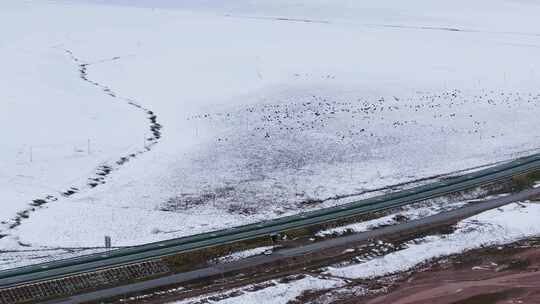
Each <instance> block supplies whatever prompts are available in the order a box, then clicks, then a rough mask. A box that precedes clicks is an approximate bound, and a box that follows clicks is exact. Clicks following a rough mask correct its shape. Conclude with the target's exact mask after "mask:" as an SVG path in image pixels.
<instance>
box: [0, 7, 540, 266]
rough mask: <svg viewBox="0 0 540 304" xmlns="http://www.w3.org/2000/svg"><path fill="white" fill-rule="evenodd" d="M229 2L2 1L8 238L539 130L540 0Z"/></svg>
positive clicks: (276, 206)
mask: <svg viewBox="0 0 540 304" xmlns="http://www.w3.org/2000/svg"><path fill="white" fill-rule="evenodd" d="M99 2H101V3H99ZM224 3H225V2H224ZM224 3H221V2H220V3H217V2H216V1H187V0H186V1H164V0H158V1H149V0H148V1H124V0H114V1H90V0H88V1H45V0H43V1H24V2H23V1H15V0H7V1H2V3H1V4H0V20H2V21H3V22H4V23H3V24H6V25H8V26H4V27H2V28H1V29H0V34H1V35H2V37H3V39H2V41H0V64H1V66H2V69H1V70H0V78H1V79H2V80H3V81H2V82H0V105H2V107H1V109H2V119H1V120H0V127H1V128H2V129H3V130H4V133H2V134H4V135H3V136H2V149H0V189H1V193H2V194H3V201H2V203H1V204H2V205H1V208H0V221H1V224H0V234H1V235H5V236H4V237H2V238H1V239H0V248H2V249H4V250H8V249H9V250H21V249H28V248H30V249H54V248H57V247H70V248H77V247H95V246H101V245H102V243H103V236H104V235H111V236H112V239H113V244H114V245H118V246H124V245H133V244H140V243H144V242H148V241H155V240H161V239H165V238H172V237H177V236H182V235H188V234H193V233H198V232H203V231H208V230H212V229H218V228H221V227H224V226H230V225H238V224H243V223H248V222H253V221H257V220H261V219H267V218H268V217H276V216H281V215H284V214H292V213H295V212H298V211H299V210H305V209H306V208H307V207H306V204H304V203H303V202H311V203H312V202H316V201H317V200H324V199H327V198H331V197H334V196H336V195H347V194H353V193H359V192H362V191H365V190H366V189H373V188H378V187H382V186H386V185H391V184H395V183H399V182H404V181H408V180H414V179H417V178H422V177H425V176H430V175H436V174H441V173H446V172H451V171H455V170H460V169H465V168H469V167H474V166H478V165H482V164H486V163H491V162H495V161H499V160H503V159H508V158H513V157H516V156H520V155H526V154H529V153H532V152H534V151H536V149H537V148H538V147H539V146H540V145H538V139H539V136H540V135H538V132H537V125H538V123H537V117H538V114H539V112H540V107H539V106H540V95H539V94H540V91H539V90H538V88H537V83H538V80H539V76H538V75H537V71H538V68H539V65H540V61H539V60H538V58H537V56H538V48H539V47H540V31H537V30H536V29H538V28H539V27H538V25H539V24H538V23H539V22H540V21H538V18H537V16H538V15H539V13H540V6H539V5H537V4H536V3H535V2H533V1H517V0H515V1H511V0H506V1H505V0H496V1H487V0H478V1H475V2H474V3H471V2H470V1H465V0H459V1H451V2H446V3H439V2H435V1H421V0H415V1H407V2H404V1H396V0H386V1H376V2H375V1H373V2H372V3H365V2H357V1H345V0H338V1H323V0H318V1H305V0H304V1H301V0H295V1H285V0H278V1H243V0H241V1H235V2H234V3H235V4H234V5H232V4H224ZM116 4H118V5H116ZM463 8H467V9H466V11H467V13H466V14H464V13H463ZM81 70H82V71H81ZM149 111H152V114H149ZM153 113H155V115H156V116H157V117H155V118H152V116H153ZM156 123H159V124H160V125H163V129H162V130H160V133H159V137H160V138H157V137H156V136H155V135H156V134H155V133H154V132H153V131H155V129H151V128H153V127H155V126H156V125H155V124H156ZM154 142H158V144H156V145H153V143H154ZM131 155H134V156H131ZM125 158H127V159H128V160H129V161H127V162H126V161H124V159H125ZM109 171H110V172H109ZM89 179H90V180H89ZM72 187H74V188H75V189H72ZM72 192H74V193H72ZM34 200H37V202H34V205H41V204H42V203H45V204H44V205H41V206H40V207H39V206H30V204H31V203H32V202H33V201H34ZM333 203H340V201H334V202H333ZM320 206H321V205H318V204H311V205H310V208H317V207H320ZM32 209H36V210H32ZM26 217H28V218H26ZM216 219H219V220H216ZM22 247H24V248H22ZM2 267H5V266H2Z"/></svg>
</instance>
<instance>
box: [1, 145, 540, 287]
mask: <svg viewBox="0 0 540 304" xmlns="http://www.w3.org/2000/svg"><path fill="white" fill-rule="evenodd" d="M535 170H540V154H535V155H531V156H528V157H524V158H520V159H517V160H515V161H512V162H509V163H506V164H502V165H498V166H495V167H492V168H488V169H483V170H479V171H477V172H474V173H470V174H466V175H464V176H461V177H458V178H452V179H449V180H443V181H440V182H436V183H432V184H429V185H424V186H420V187H416V188H413V189H409V190H404V191H399V192H395V193H391V194H387V195H381V196H377V197H373V198H369V199H365V200H361V201H356V202H352V203H349V204H345V205H340V206H336V207H331V208H325V209H320V210H316V211H310V212H306V213H301V214H298V215H294V216H288V217H283V218H279V219H274V220H269V221H265V222H260V223H254V224H250V225H245V226H240V227H233V228H229V229H224V230H220V231H213V232H208V233H204V234H199V235H193V236H189V237H184V238H178V239H172V240H167V241H162V242H157V243H150V244H146V245H141V246H136V247H131V248H126V249H119V250H115V251H111V252H107V253H101V254H95V255H88V256H82V257H77V258H73V259H66V260H60V261H54V262H49V263H43V264H37V265H31V266H26V267H21V268H16V269H12V270H7V271H1V272H0V289H3V288H8V287H13V286H17V285H19V284H25V283H31V282H38V281H44V280H50V279H53V278H60V277H65V276H69V275H73V274H77V273H84V272H91V271H95V270H96V269H103V268H107V267H114V266H119V265H125V264H130V263H136V262H141V261H145V260H152V259H156V258H158V257H164V256H168V255H175V254H178V253H180V252H185V251H192V250H197V249H200V248H206V247H211V246H219V245H225V244H232V243H235V242H238V241H242V240H248V239H255V238H259V237H268V236H270V235H273V234H276V233H281V232H283V231H288V230H291V229H297V228H303V227H308V226H314V225H320V224H323V223H327V222H332V221H335V220H338V219H343V218H348V217H352V216H357V215H361V214H368V213H371V212H375V211H380V210H385V209H389V208H396V207H400V206H404V205H408V204H412V203H414V202H418V201H422V200H426V199H429V198H434V197H440V196H443V195H446V194H449V193H454V192H457V191H462V190H466V189H471V188H474V187H477V186H479V185H485V184H489V183H493V182H496V181H499V180H501V179H505V178H509V177H512V176H515V175H518V174H523V173H525V172H530V171H535Z"/></svg>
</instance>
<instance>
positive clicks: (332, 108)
mask: <svg viewBox="0 0 540 304" xmlns="http://www.w3.org/2000/svg"><path fill="white" fill-rule="evenodd" d="M539 105H540V94H533V93H528V94H524V93H519V92H496V91H494V90H485V91H482V92H480V93H478V92H477V93H476V94H467V93H465V92H463V91H461V90H458V89H454V90H450V91H447V92H443V93H438V94H433V93H421V92H417V93H416V94H413V95H412V96H410V97H407V98H398V97H395V96H390V97H386V98H385V97H381V98H375V99H373V100H367V99H356V100H354V101H336V100H333V99H331V98H328V97H320V96H311V97H310V98H308V99H307V100H304V101H292V102H280V103H275V104H260V105H255V106H250V107H247V108H244V109H241V110H236V111H233V112H216V113H204V114H200V115H196V116H192V117H189V118H188V119H189V120H195V119H198V120H206V121H207V122H208V123H209V124H215V125H218V126H219V125H228V126H233V129H235V128H234V126H236V129H237V130H238V131H239V133H241V134H242V137H244V136H245V135H246V133H247V135H248V136H252V137H262V138H264V139H265V140H270V139H271V138H276V137H277V138H280V137H287V136H301V135H302V134H303V133H304V132H322V133H325V134H327V135H328V134H332V135H333V136H335V139H336V140H337V141H345V140H347V139H356V138H357V137H359V136H367V137H374V136H375V137H376V136H379V135H380V136H384V135H387V134H388V133H391V132H396V131H395V130H394V131H392V129H398V130H403V129H404V130H405V131H407V128H410V127H411V126H423V127H425V128H428V129H429V128H433V129H434V130H437V131H439V132H447V133H459V132H462V133H465V134H476V133H480V131H481V130H482V128H483V127H485V126H486V125H487V124H488V122H489V117H487V118H486V115H485V114H486V113H487V112H489V111H490V108H492V109H491V110H493V111H511V110H512V109H518V110H519V109H521V110H526V111H531V110H534V108H535V107H538V106H539ZM452 120H456V121H459V123H452ZM227 130H230V129H227ZM413 131H414V130H413ZM381 132H382V133H381ZM231 135H232V134H229V135H227V134H222V135H220V136H218V137H217V139H216V140H217V141H228V139H229V136H231ZM494 136H496V135H492V137H494Z"/></svg>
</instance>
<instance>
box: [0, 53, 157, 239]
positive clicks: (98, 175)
mask: <svg viewBox="0 0 540 304" xmlns="http://www.w3.org/2000/svg"><path fill="white" fill-rule="evenodd" d="M64 51H65V52H66V53H67V54H68V55H69V56H70V57H71V59H72V60H73V62H74V63H75V64H77V66H78V68H79V77H80V78H81V79H82V80H83V81H85V82H87V83H89V84H91V85H93V86H96V87H97V88H99V89H101V90H102V91H103V92H104V93H105V94H107V95H109V96H110V97H111V98H114V99H116V100H119V101H122V102H125V103H126V104H127V105H129V106H131V107H134V108H136V109H138V110H140V111H141V112H143V113H144V114H145V115H146V117H147V120H148V122H149V130H150V134H151V135H150V136H149V137H147V138H146V143H145V147H144V149H142V150H138V151H135V152H132V153H130V154H128V155H124V156H122V157H120V158H119V159H118V160H116V161H115V162H114V163H110V162H104V163H102V164H101V165H100V166H98V167H97V168H96V171H95V173H94V175H93V176H90V177H89V178H88V181H87V182H86V184H84V185H78V186H71V187H69V188H68V189H66V190H64V191H61V192H60V193H59V194H57V195H52V194H50V195H46V196H45V197H42V198H37V199H34V200H33V201H32V202H31V203H30V204H29V207H28V208H27V209H25V210H22V211H19V212H17V214H16V216H15V217H14V218H12V219H10V220H8V221H3V222H1V223H0V224H2V225H3V226H5V227H7V229H4V230H0V239H1V238H3V237H6V236H8V235H9V234H6V232H7V231H6V230H11V229H14V228H16V227H18V226H20V225H21V224H22V221H23V220H25V219H28V218H29V217H30V214H31V213H32V212H35V211H37V210H38V209H40V208H42V207H43V206H44V205H46V204H48V203H51V202H55V201H58V199H59V198H60V197H64V198H69V197H71V196H73V195H75V194H77V193H79V192H81V191H83V190H89V189H92V188H95V187H98V186H99V185H102V184H105V182H106V177H107V176H108V175H110V174H111V173H112V172H113V171H115V170H118V169H119V168H120V167H121V166H122V165H124V164H125V163H127V162H129V161H131V160H132V159H134V158H136V157H137V156H139V155H141V154H143V153H146V152H148V151H150V150H151V149H152V147H153V146H154V145H156V144H157V143H158V142H159V139H160V138H161V136H162V132H161V129H162V125H161V124H160V123H158V121H157V116H156V114H155V113H154V112H153V111H152V110H150V109H148V108H146V107H144V106H142V105H141V104H140V103H139V102H137V101H136V100H134V99H131V98H125V97H121V96H119V95H118V94H117V93H116V92H114V91H113V90H112V89H111V88H110V87H108V86H106V85H103V84H101V83H99V82H97V81H93V80H91V79H90V78H89V76H88V67H90V66H91V65H95V64H101V63H107V62H113V61H116V60H120V59H121V57H112V58H110V59H105V60H100V61H97V62H93V63H91V62H84V61H83V60H81V59H80V58H79V57H77V56H75V54H74V53H73V52H72V51H71V50H67V49H66V50H64ZM19 244H20V245H22V246H28V245H26V244H22V243H21V242H19Z"/></svg>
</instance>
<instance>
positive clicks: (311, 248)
mask: <svg viewBox="0 0 540 304" xmlns="http://www.w3.org/2000/svg"><path fill="white" fill-rule="evenodd" d="M539 195H540V188H535V189H531V190H526V191H522V192H519V193H516V194H512V195H509V196H505V197H502V198H497V199H493V200H488V201H485V202H480V203H475V204H470V205H468V206H466V207H463V208H460V209H456V210H453V211H449V212H445V213H440V214H437V215H433V216H429V217H426V218H422V219H418V220H414V221H410V222H407V223H404V224H399V225H395V226H388V227H384V228H380V229H376V230H373V231H368V232H364V233H358V234H353V235H349V236H345V237H341V238H336V239H331V240H327V241H322V242H318V243H313V244H310V245H306V246H302V247H297V248H290V249H284V250H280V251H277V252H274V253H272V254H271V255H260V256H254V257H250V258H246V259H243V260H240V261H236V262H231V263H226V264H218V265H214V266H211V267H207V268H203V269H199V270H194V271H189V272H185V273H180V274H175V275H171V276H168V277H163V278H159V279H154V280H149V281H145V282H140V283H134V284H129V285H126V286H121V287H114V288H109V289H104V290H99V291H94V292H90V293H86V294H81V295H77V296H72V297H70V298H67V299H63V300H56V301H50V302H47V304H53V303H54V304H68V303H69V304H74V303H84V302H88V301H96V300H100V299H105V298H110V297H114V296H121V295H126V294H129V293H133V292H141V291H145V290H150V289H155V288H159V287H161V286H168V285H173V284H182V283H185V282H189V281H192V280H195V279H204V278H207V277H211V276H215V275H221V274H225V273H228V272H232V271H239V270H242V269H246V268H250V267H255V266H258V265H263V264H268V263H272V262H277V261H280V260H284V259H287V258H291V257H302V256H304V255H306V254H308V253H311V252H317V251H320V250H325V249H331V248H336V247H342V246H351V244H354V243H359V242H363V241H368V240H370V239H377V238H381V237H384V236H389V235H390V236H391V235H396V234H403V233H407V232H411V231H415V230H419V229H426V228H431V227H436V226H438V225H444V224H446V223H451V222H455V221H458V220H460V219H463V218H467V217H470V216H473V215H475V214H478V213H481V212H483V211H486V210H490V209H494V208H498V207H501V206H504V205H507V204H509V203H512V202H519V201H523V200H526V199H528V198H531V197H535V196H539Z"/></svg>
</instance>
